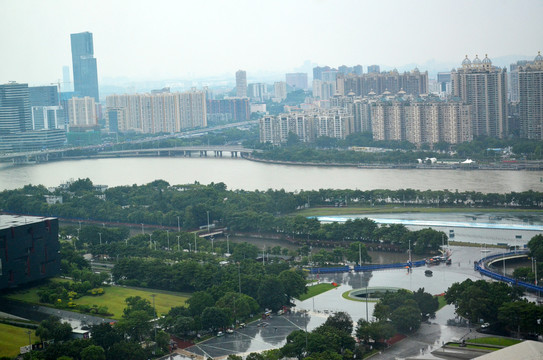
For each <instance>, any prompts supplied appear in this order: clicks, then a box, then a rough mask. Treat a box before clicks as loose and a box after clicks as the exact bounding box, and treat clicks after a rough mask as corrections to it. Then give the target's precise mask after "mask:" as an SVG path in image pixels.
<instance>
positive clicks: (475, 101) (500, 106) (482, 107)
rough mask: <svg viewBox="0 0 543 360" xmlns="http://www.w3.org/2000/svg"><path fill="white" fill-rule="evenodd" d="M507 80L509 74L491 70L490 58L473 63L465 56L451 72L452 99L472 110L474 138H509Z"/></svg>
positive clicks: (493, 68) (476, 59)
mask: <svg viewBox="0 0 543 360" xmlns="http://www.w3.org/2000/svg"><path fill="white" fill-rule="evenodd" d="M506 80H507V74H506V70H505V69H501V68H498V67H495V66H492V61H490V59H489V58H488V56H485V58H484V59H483V60H480V59H479V57H478V56H475V59H474V60H473V62H472V61H470V60H469V59H468V57H467V55H466V58H465V59H464V61H462V67H460V68H458V69H457V70H453V71H452V72H451V84H452V95H453V96H455V97H459V98H460V99H462V100H463V101H464V103H466V104H469V105H471V106H472V111H473V119H472V121H473V129H472V130H473V136H492V137H497V138H503V137H505V136H507V135H508V132H509V130H508V121H507V81H506Z"/></svg>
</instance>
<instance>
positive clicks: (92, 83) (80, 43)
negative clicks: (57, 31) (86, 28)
mask: <svg viewBox="0 0 543 360" xmlns="http://www.w3.org/2000/svg"><path fill="white" fill-rule="evenodd" d="M70 39H71V44H72V68H73V73H74V91H75V92H76V93H78V96H80V97H85V96H90V97H92V98H94V101H95V102H99V101H100V99H99V93H98V71H97V68H96V59H95V58H94V45H93V41H92V33H90V32H82V33H78V34H71V35H70Z"/></svg>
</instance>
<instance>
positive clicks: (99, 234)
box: [98, 233, 102, 245]
mask: <svg viewBox="0 0 543 360" xmlns="http://www.w3.org/2000/svg"><path fill="white" fill-rule="evenodd" d="M98 236H100V245H102V233H98Z"/></svg>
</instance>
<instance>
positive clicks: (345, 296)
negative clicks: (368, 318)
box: [341, 290, 379, 303]
mask: <svg viewBox="0 0 543 360" xmlns="http://www.w3.org/2000/svg"><path fill="white" fill-rule="evenodd" d="M351 291H352V290H349V291H345V292H344V293H343V294H341V297H343V298H344V299H347V300H351V301H360V302H366V299H362V298H359V299H355V298H352V297H350V296H349V294H350V293H351ZM378 301H379V299H371V298H368V302H371V303H373V302H378Z"/></svg>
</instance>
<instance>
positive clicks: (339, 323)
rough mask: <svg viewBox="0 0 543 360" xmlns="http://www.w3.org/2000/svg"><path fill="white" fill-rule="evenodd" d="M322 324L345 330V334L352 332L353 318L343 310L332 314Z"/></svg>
mask: <svg viewBox="0 0 543 360" xmlns="http://www.w3.org/2000/svg"><path fill="white" fill-rule="evenodd" d="M324 325H326V326H331V327H334V328H336V329H338V330H342V331H345V332H346V333H347V334H350V333H352V332H353V319H352V318H351V316H350V315H349V314H347V313H346V312H343V311H338V312H337V313H335V314H334V315H331V316H329V317H328V319H326V321H325V322H324Z"/></svg>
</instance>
